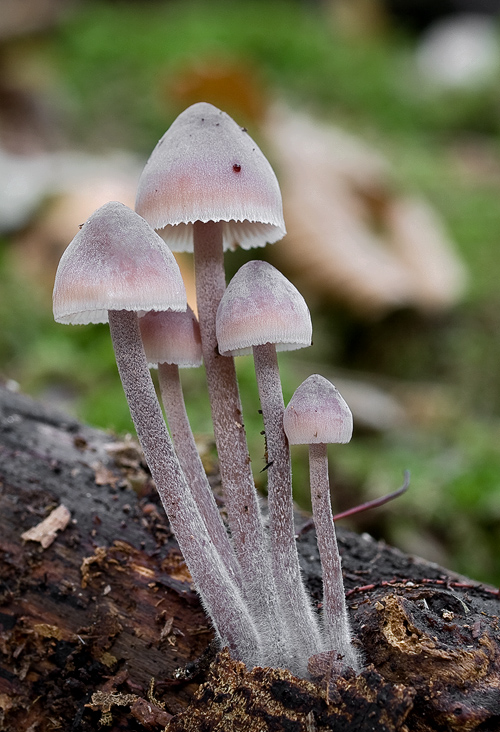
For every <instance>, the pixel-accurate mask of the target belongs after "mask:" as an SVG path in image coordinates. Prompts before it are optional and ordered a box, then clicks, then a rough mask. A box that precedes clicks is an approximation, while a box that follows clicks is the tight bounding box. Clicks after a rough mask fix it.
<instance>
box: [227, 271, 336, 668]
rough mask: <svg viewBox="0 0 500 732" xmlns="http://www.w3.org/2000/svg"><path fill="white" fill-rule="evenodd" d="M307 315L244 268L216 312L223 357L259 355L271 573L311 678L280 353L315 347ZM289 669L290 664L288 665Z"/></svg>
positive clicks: (312, 624) (309, 616) (311, 638)
mask: <svg viewBox="0 0 500 732" xmlns="http://www.w3.org/2000/svg"><path fill="white" fill-rule="evenodd" d="M311 335H312V325H311V317H310V315H309V310H308V307H307V305H306V303H305V300H304V298H303V297H302V295H301V294H300V293H299V292H298V290H297V289H296V288H295V287H294V286H293V285H292V284H291V282H289V281H288V280H287V279H286V277H284V276H283V275H282V274H281V273H280V272H279V271H278V270H277V269H275V268H274V267H273V266H272V265H270V264H268V263H267V262H263V261H259V260H256V261H252V262H248V263H247V264H245V265H243V267H241V268H240V269H239V270H238V272H237V273H236V274H235V276H234V277H233V279H232V280H231V282H230V283H229V285H228V287H227V290H226V291H225V293H224V295H223V297H222V300H221V302H220V305H219V308H218V311H217V341H218V347H219V352H220V353H221V354H222V355H225V356H241V355H245V354H250V353H252V351H253V356H254V361H255V373H256V378H257V384H258V388H259V395H260V403H261V407H262V416H263V420H264V427H265V434H266V447H267V466H268V469H267V476H268V505H269V539H270V545H271V556H272V569H273V575H274V580H275V583H276V587H277V591H278V597H279V600H280V606H281V609H282V612H283V615H284V618H285V620H286V625H287V630H288V634H289V638H290V639H292V645H291V652H292V655H293V657H294V659H293V661H292V662H291V666H292V669H293V670H294V671H295V673H297V674H298V675H301V676H305V675H307V659H308V658H309V657H310V656H312V655H314V654H317V653H319V652H320V651H321V648H322V645H321V639H320V633H319V628H318V624H317V619H316V615H315V613H314V612H313V610H312V607H311V601H310V598H309V597H308V595H307V593H306V590H305V587H304V583H303V581H302V577H301V571H300V566H299V559H298V554H297V546H296V540H295V527H294V520H293V497H292V474H291V463H290V450H289V446H288V440H287V438H286V435H285V432H284V429H283V415H284V409H285V406H284V402H283V392H282V388H281V380H280V374H279V368H278V359H277V354H276V351H284V350H294V349H297V348H303V347H305V346H310V345H311ZM284 665H286V666H287V667H290V662H289V663H287V664H284Z"/></svg>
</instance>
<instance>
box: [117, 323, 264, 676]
mask: <svg viewBox="0 0 500 732" xmlns="http://www.w3.org/2000/svg"><path fill="white" fill-rule="evenodd" d="M108 315H109V327H110V332H111V338H112V341H113V347H114V349H115V355H116V363H117V365H118V371H119V373H120V377H121V380H122V384H123V389H124V391H125V396H126V398H127V402H128V404H129V408H130V414H131V416H132V419H133V421H134V425H135V428H136V430H137V436H138V437H139V441H140V443H141V446H142V449H143V451H144V456H145V458H146V461H147V464H148V466H149V469H150V470H151V475H152V476H153V480H154V481H155V483H156V488H157V490H158V493H159V495H160V498H161V501H162V503H163V507H164V508H165V511H166V513H167V515H168V518H169V521H170V524H171V526H172V529H173V530H174V532H175V536H176V538H177V541H178V543H179V547H180V549H181V551H182V553H183V555H184V558H185V560H186V563H187V565H188V568H189V571H190V573H191V575H192V577H193V580H194V582H195V585H196V588H197V590H198V592H199V593H200V596H201V599H202V602H203V604H204V606H205V608H206V610H207V612H208V614H209V615H210V617H211V619H212V621H213V622H214V625H215V627H216V629H217V632H218V634H219V636H220V638H221V640H222V642H223V643H224V644H227V645H229V647H230V649H231V651H232V652H233V653H234V655H235V656H236V657H237V658H239V659H241V660H243V661H244V662H245V663H247V664H249V665H252V664H254V663H259V662H260V663H261V662H262V661H261V659H262V658H263V654H262V648H261V644H260V641H259V637H258V635H257V632H256V628H255V625H254V623H253V621H252V619H251V617H250V615H249V613H248V611H247V609H246V607H245V604H244V602H243V600H242V598H241V596H240V593H239V590H238V588H237V587H236V585H235V583H234V582H233V581H232V580H231V579H230V577H229V575H228V573H227V571H226V569H225V567H224V565H223V563H222V561H221V559H220V557H219V555H218V553H217V551H216V550H215V547H214V545H213V543H212V542H211V540H210V537H209V536H208V532H207V530H206V527H205V524H204V522H203V519H202V517H201V514H200V512H199V511H198V508H197V506H196V503H195V502H194V500H193V497H192V495H191V492H190V490H189V488H188V485H187V483H186V480H185V477H184V474H183V472H182V470H181V467H180V465H179V461H178V460H177V457H176V455H175V452H174V449H173V446H172V441H171V440H170V436H169V434H168V430H167V428H166V425H165V421H164V419H163V415H162V412H161V409H160V405H159V403H158V399H157V397H156V392H155V389H154V386H153V382H152V379H151V375H150V373H149V368H148V364H147V360H146V356H145V353H144V349H143V346H142V340H141V335H140V331H139V324H138V319H137V315H136V313H134V312H129V311H126V310H110V311H109V313H108Z"/></svg>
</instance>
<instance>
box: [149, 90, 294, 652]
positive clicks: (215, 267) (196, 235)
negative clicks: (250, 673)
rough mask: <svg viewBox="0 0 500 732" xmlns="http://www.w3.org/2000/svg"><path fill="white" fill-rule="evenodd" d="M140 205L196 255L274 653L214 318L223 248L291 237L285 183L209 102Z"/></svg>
mask: <svg viewBox="0 0 500 732" xmlns="http://www.w3.org/2000/svg"><path fill="white" fill-rule="evenodd" d="M136 210H137V212H138V213H139V214H141V215H142V216H144V218H145V219H146V220H147V221H148V222H149V223H150V224H151V225H152V226H153V227H154V228H155V229H161V230H162V231H161V233H162V236H163V238H164V239H165V240H166V241H167V242H168V244H169V245H170V246H171V248H172V249H174V250H179V249H191V248H192V249H193V251H194V264H195V275H196V293H197V304H198V317H199V320H200V330H201V342H202V349H203V360H204V364H205V369H206V374H207V385H208V391H209V396H210V404H211V410H212V420H213V425H214V434H215V441H216V445H217V452H218V455H219V462H220V470H221V479H222V485H223V488H224V493H225V499H226V507H227V512H228V518H229V525H230V527H231V533H232V537H233V542H234V547H235V550H236V554H237V557H238V560H239V563H240V565H241V569H242V573H243V577H244V584H245V593H246V597H247V600H248V603H249V604H250V606H251V607H252V611H253V613H254V616H255V617H256V618H259V617H260V618H263V617H267V618H268V621H267V622H263V623H262V628H263V633H264V635H265V637H266V638H267V640H266V645H267V646H268V647H269V649H270V650H271V649H273V648H277V646H278V645H279V644H280V642H281V641H280V640H279V635H280V633H281V630H282V627H281V626H282V623H281V620H280V618H279V614H278V611H277V607H276V602H275V588H274V583H273V581H272V576H271V573H270V571H269V560H268V558H267V552H266V537H265V534H264V529H263V525H262V519H261V515H260V510H259V505H258V500H257V494H256V491H255V486H254V482H253V476H252V471H251V467H250V458H249V455H248V448H247V443H246V436H245V430H244V426H243V419H242V410H241V401H240V396H239V391H238V385H237V381H236V372H235V368H234V363H233V360H232V359H230V358H220V357H219V355H218V353H217V339H216V333H215V318H216V313H217V307H218V305H219V302H220V299H221V297H222V295H223V293H224V290H225V287H226V281H225V274H224V256H223V253H224V249H228V248H235V246H236V245H237V244H239V245H240V246H242V247H243V248H249V247H252V246H263V245H264V244H266V243H272V242H275V241H277V240H278V239H281V238H282V237H283V236H284V234H285V225H284V221H283V211H282V203H281V194H280V190H279V185H278V182H277V180H276V176H275V175H274V172H273V170H272V168H271V166H270V165H269V163H268V161H267V160H266V158H265V157H264V155H263V154H262V152H261V151H260V150H259V148H258V147H257V145H256V144H255V142H253V140H252V139H251V138H250V137H249V135H248V134H247V132H246V130H244V129H242V128H241V127H239V126H238V125H237V124H236V123H235V122H234V121H233V120H232V119H231V118H230V117H229V116H228V115H227V114H225V113H224V112H221V111H220V110H219V109H217V108H216V107H213V106H212V105H211V104H206V103H203V102H201V103H198V104H194V105H193V106H191V107H189V108H188V109H186V110H185V111H184V112H182V114H180V115H179V117H177V119H176V120H175V121H174V122H173V124H172V126H171V127H170V128H169V129H168V130H167V132H166V133H165V135H164V136H163V137H162V138H161V140H160V141H159V142H158V144H157V145H156V147H155V149H154V150H153V152H152V154H151V156H150V158H149V160H148V162H147V164H146V167H145V168H144V171H143V173H142V175H141V178H140V181H139V187H138V193H137V200H136ZM270 617H273V618H274V619H273V621H272V622H271V623H269V618H270ZM275 630H276V632H275ZM278 656H279V653H278Z"/></svg>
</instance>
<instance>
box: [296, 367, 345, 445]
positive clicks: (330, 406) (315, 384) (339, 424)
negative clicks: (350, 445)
mask: <svg viewBox="0 0 500 732" xmlns="http://www.w3.org/2000/svg"><path fill="white" fill-rule="evenodd" d="M283 427H284V430H285V434H286V436H287V438H288V442H289V443H290V444H291V445H312V444H316V443H323V444H329V443H333V442H342V443H345V442H349V440H350V439H351V437H352V413H351V410H350V409H349V407H348V406H347V404H346V402H345V401H344V399H343V398H342V397H341V395H340V393H339V391H338V389H337V388H336V387H335V386H334V385H333V384H332V383H331V382H330V381H328V379H325V378H324V377H323V376H320V375H319V374H313V376H309V378H308V379H306V380H305V381H304V382H302V384H301V385H300V386H299V388H298V389H297V390H296V392H295V394H294V395H293V397H292V398H291V399H290V402H289V404H288V406H287V408H286V409H285V414H284V417H283Z"/></svg>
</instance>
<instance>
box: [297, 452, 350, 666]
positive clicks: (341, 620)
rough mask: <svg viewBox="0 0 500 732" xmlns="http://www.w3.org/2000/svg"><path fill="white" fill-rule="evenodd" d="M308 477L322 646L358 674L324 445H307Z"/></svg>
mask: <svg viewBox="0 0 500 732" xmlns="http://www.w3.org/2000/svg"><path fill="white" fill-rule="evenodd" d="M309 473H310V481H311V502H312V509H313V517H314V525H315V527H316V536H317V540H318V548H319V556H320V559H321V566H322V569H323V631H324V635H325V641H326V646H327V648H329V649H334V650H335V651H337V653H338V654H339V655H340V656H341V657H342V660H343V661H344V663H345V664H346V665H347V666H350V667H351V668H353V669H354V670H355V671H359V670H360V666H361V664H360V661H359V658H358V656H357V654H356V651H355V649H354V647H353V646H352V644H351V630H350V625H349V618H348V615H347V607H346V602H345V595H344V583H343V580H342V566H341V562H340V555H339V550H338V545H337V537H336V534H335V524H334V521H333V513H332V507H331V502H330V483H329V478H328V455H327V446H326V444H324V443H316V444H312V445H309Z"/></svg>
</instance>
